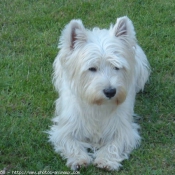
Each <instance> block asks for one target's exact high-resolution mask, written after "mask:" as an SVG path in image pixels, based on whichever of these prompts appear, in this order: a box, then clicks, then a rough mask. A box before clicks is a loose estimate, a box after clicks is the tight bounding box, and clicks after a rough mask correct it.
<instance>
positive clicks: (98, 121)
mask: <svg viewBox="0 0 175 175" xmlns="http://www.w3.org/2000/svg"><path fill="white" fill-rule="evenodd" d="M84 112H85V113H84V117H83V126H82V127H83V128H82V130H83V137H84V139H85V140H86V141H87V142H90V143H92V144H95V145H101V144H102V142H104V141H105V140H106V139H107V138H106V136H107V135H108V136H109V137H111V136H110V135H112V130H111V128H112V127H113V126H111V125H115V123H114V122H115V121H114V122H112V120H113V111H112V110H109V108H107V109H106V110H105V109H102V108H97V109H94V108H92V109H91V110H89V111H87V110H85V111H84ZM110 130H111V131H110Z"/></svg>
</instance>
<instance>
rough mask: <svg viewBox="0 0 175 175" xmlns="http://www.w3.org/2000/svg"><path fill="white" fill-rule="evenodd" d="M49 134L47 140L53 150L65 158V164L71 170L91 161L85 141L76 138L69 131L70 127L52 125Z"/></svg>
mask: <svg viewBox="0 0 175 175" xmlns="http://www.w3.org/2000/svg"><path fill="white" fill-rule="evenodd" d="M72 127H73V126H72ZM49 135H50V136H49V140H50V142H51V143H52V144H53V145H54V148H55V151H56V152H58V153H59V154H60V155H61V156H62V157H63V158H64V159H67V164H66V165H67V166H68V167H70V168H71V169H72V170H78V169H79V168H81V167H85V166H87V165H88V164H89V163H91V161H92V158H91V157H90V156H89V155H88V152H87V147H88V145H87V143H85V142H81V141H79V140H77V139H76V137H75V136H74V134H73V132H71V128H70V129H68V128H66V127H58V126H57V125H53V126H52V127H51V130H50V131H49Z"/></svg>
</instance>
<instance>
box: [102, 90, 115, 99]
mask: <svg viewBox="0 0 175 175" xmlns="http://www.w3.org/2000/svg"><path fill="white" fill-rule="evenodd" d="M103 92H104V94H105V96H106V97H108V98H112V97H114V95H115V94H116V89H114V88H113V89H112V88H109V89H104V90H103Z"/></svg>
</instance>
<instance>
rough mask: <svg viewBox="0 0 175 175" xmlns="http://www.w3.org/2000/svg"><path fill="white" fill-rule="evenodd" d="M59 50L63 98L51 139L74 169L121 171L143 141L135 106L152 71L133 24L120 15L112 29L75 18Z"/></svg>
mask: <svg viewBox="0 0 175 175" xmlns="http://www.w3.org/2000/svg"><path fill="white" fill-rule="evenodd" d="M59 49H60V51H59V54H58V56H57V57H56V59H55V61H54V64H53V66H54V76H53V83H54V86H55V88H56V90H57V91H58V92H59V99H58V100H57V101H56V117H55V118H54V119H53V122H54V125H53V126H52V127H51V130H50V131H49V140H50V142H51V143H52V144H53V145H54V148H55V151H56V152H58V153H60V155H61V156H62V157H63V158H65V159H67V166H68V167H70V168H71V169H72V170H77V169H79V168H80V167H81V166H87V165H88V164H90V163H93V164H94V165H96V166H97V167H99V168H105V169H107V170H118V169H119V167H120V166H121V164H120V162H121V161H122V160H124V159H127V158H128V156H129V154H130V153H131V151H132V150H133V149H134V148H136V147H137V146H138V145H139V143H140V136H139V133H138V128H139V126H138V125H137V124H136V123H134V121H133V114H134V111H133V108H134V102H135V96H136V93H137V92H138V91H139V90H143V88H144V85H145V83H146V81H147V80H148V77H149V74H150V68H149V63H148V61H147V58H146V56H145V54H144V52H143V50H142V49H141V47H140V46H139V45H138V44H137V41H136V37H135V31H134V27H133V24H132V22H131V20H130V19H129V18H128V17H121V18H118V19H117V22H116V24H115V25H114V26H113V25H111V26H110V28H109V30H106V29H99V28H94V29H93V30H87V29H85V28H84V26H83V24H82V22H81V20H72V21H71V22H70V23H69V24H68V25H66V27H65V29H64V30H63V32H62V35H61V37H60V42H59Z"/></svg>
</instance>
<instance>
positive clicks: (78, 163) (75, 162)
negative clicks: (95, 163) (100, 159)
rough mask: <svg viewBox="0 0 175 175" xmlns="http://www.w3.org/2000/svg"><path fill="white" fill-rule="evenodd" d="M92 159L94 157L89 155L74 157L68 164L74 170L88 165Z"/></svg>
mask: <svg viewBox="0 0 175 175" xmlns="http://www.w3.org/2000/svg"><path fill="white" fill-rule="evenodd" d="M91 161H92V158H91V157H89V156H86V157H74V158H69V159H68V160H67V164H66V165H67V166H68V167H70V168H71V170H73V171H77V170H80V168H82V167H87V166H88V165H89V164H90V163H91Z"/></svg>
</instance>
